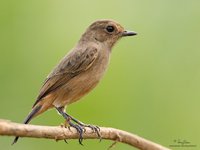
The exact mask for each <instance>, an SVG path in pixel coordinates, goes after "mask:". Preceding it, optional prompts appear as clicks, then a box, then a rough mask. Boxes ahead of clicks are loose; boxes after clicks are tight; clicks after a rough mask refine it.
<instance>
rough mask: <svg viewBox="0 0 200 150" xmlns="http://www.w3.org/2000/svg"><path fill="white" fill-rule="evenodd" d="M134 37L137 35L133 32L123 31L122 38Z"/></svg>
mask: <svg viewBox="0 0 200 150" xmlns="http://www.w3.org/2000/svg"><path fill="white" fill-rule="evenodd" d="M134 35H137V33H136V32H134V31H127V30H125V31H124V32H123V33H122V36H134Z"/></svg>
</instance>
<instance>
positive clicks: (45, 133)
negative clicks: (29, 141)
mask: <svg viewBox="0 0 200 150" xmlns="http://www.w3.org/2000/svg"><path fill="white" fill-rule="evenodd" d="M100 134H101V136H102V139H108V140H113V141H115V142H122V143H126V144H129V145H131V146H133V147H136V148H138V149H141V150H169V149H168V148H165V147H163V146H161V145H159V144H156V143H153V142H151V141H148V140H146V139H144V138H141V137H139V136H137V135H134V134H131V133H128V132H126V131H122V130H118V129H114V128H107V127H100ZM0 135H7V136H20V137H34V138H48V139H55V140H63V139H78V138H79V135H78V133H77V131H76V129H74V128H73V127H71V128H70V129H69V128H62V127H52V126H38V125H24V124H19V123H14V122H11V121H7V120H0ZM83 138H84V139H97V138H98V136H97V135H96V133H94V132H93V131H92V130H91V129H90V128H86V132H85V133H84V134H83Z"/></svg>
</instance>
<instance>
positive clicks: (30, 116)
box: [12, 105, 42, 145]
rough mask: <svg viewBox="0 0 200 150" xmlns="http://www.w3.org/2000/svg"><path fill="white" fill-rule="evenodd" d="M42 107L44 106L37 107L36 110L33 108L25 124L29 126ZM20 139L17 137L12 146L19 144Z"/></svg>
mask: <svg viewBox="0 0 200 150" xmlns="http://www.w3.org/2000/svg"><path fill="white" fill-rule="evenodd" d="M41 107H42V106H41V105H40V106H36V107H35V108H33V109H32V111H31V112H30V113H29V115H28V116H27V117H26V119H25V120H24V122H23V123H24V124H28V123H29V122H30V121H31V119H33V117H34V116H35V115H36V114H37V112H38V111H39V110H40V109H41ZM18 139H19V136H16V137H15V139H14V140H13V142H12V145H13V144H15V143H17V141H18Z"/></svg>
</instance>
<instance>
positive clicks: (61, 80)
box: [33, 47, 98, 107]
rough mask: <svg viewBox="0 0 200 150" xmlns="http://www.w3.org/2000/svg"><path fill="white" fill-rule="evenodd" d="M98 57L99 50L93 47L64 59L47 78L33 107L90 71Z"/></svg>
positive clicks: (73, 53)
mask: <svg viewBox="0 0 200 150" xmlns="http://www.w3.org/2000/svg"><path fill="white" fill-rule="evenodd" d="M97 57H98V50H97V49H96V48H94V47H91V48H87V49H86V50H84V51H81V50H80V51H79V50H77V51H75V52H73V51H72V53H70V54H69V55H68V56H66V57H65V58H63V59H62V60H61V62H60V63H59V65H58V66H57V67H56V68H55V69H54V70H53V71H52V72H51V73H50V74H49V76H48V77H47V78H46V80H45V82H44V84H43V86H42V88H41V90H40V94H39V96H38V97H37V99H36V102H35V103H34V105H33V107H34V106H35V105H36V104H37V103H38V102H39V101H40V100H42V98H44V97H45V96H47V95H48V94H50V93H51V92H53V91H56V90H57V89H59V88H60V87H62V86H63V85H64V84H66V83H67V82H68V81H69V80H70V79H72V78H73V77H75V76H77V75H79V74H80V73H82V72H84V71H86V70H87V69H89V68H90V67H91V66H92V64H93V63H94V62H95V60H96V58H97Z"/></svg>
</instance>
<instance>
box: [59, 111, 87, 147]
mask: <svg viewBox="0 0 200 150" xmlns="http://www.w3.org/2000/svg"><path fill="white" fill-rule="evenodd" d="M56 109H57V111H58V112H59V113H60V114H61V115H62V116H63V117H64V118H65V119H66V121H68V123H69V125H70V126H71V127H74V128H75V129H76V130H77V132H78V133H79V143H80V144H81V145H83V144H82V141H83V128H82V127H81V125H79V124H73V123H72V122H71V121H70V120H73V119H72V118H71V116H69V115H68V114H67V113H65V112H64V107H58V108H57V107H56Z"/></svg>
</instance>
